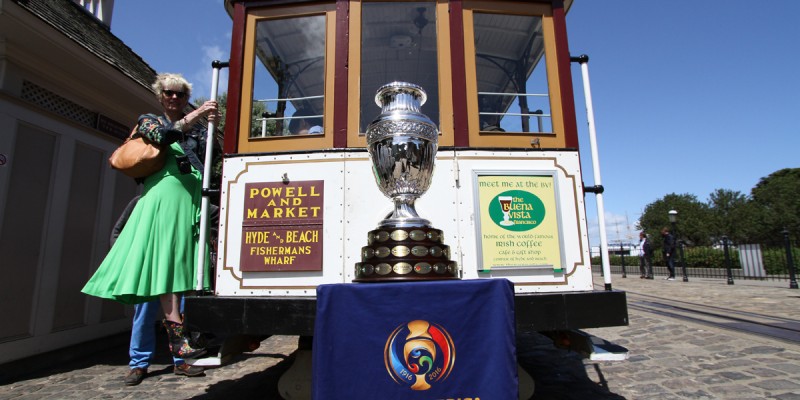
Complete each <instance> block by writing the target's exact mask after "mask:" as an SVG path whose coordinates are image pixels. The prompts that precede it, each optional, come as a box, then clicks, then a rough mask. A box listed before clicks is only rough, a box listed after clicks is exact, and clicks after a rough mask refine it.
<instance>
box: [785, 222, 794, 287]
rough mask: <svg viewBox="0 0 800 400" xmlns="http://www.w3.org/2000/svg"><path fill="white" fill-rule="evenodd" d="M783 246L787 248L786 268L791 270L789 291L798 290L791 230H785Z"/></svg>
mask: <svg viewBox="0 0 800 400" xmlns="http://www.w3.org/2000/svg"><path fill="white" fill-rule="evenodd" d="M782 233H783V244H784V246H785V247H786V266H787V267H788V268H789V289H797V278H796V276H795V273H794V257H793V256H792V244H791V243H790V242H789V230H788V229H786V228H783V232H782Z"/></svg>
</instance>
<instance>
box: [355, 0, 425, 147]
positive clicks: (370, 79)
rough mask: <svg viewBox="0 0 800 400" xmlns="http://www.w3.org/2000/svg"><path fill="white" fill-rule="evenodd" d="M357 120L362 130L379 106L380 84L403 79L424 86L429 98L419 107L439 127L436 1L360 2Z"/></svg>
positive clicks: (374, 115)
mask: <svg viewBox="0 0 800 400" xmlns="http://www.w3.org/2000/svg"><path fill="white" fill-rule="evenodd" d="M361 13H362V14H361V20H362V25H361V123H360V130H359V132H361V133H364V132H365V131H366V130H367V126H368V125H369V123H370V122H372V120H374V119H375V117H377V116H378V114H380V111H381V110H380V108H379V107H378V106H377V105H376V104H375V92H376V91H377V90H378V88H379V87H381V86H383V85H385V84H387V83H390V82H393V81H404V82H411V83H414V84H417V85H420V86H422V88H423V89H425V93H427V95H428V101H427V102H426V103H425V104H424V105H423V106H422V108H421V110H420V111H422V112H423V113H424V114H425V115H427V116H428V117H429V118H430V119H431V120H433V122H434V123H435V124H437V125H439V75H438V70H439V68H438V62H437V55H436V52H437V49H436V3H435V2H433V1H415V2H386V3H364V4H363V6H362V9H361Z"/></svg>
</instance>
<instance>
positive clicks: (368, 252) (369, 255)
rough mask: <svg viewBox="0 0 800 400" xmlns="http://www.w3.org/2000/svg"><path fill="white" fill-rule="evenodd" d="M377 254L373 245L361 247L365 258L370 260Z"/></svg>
mask: <svg viewBox="0 0 800 400" xmlns="http://www.w3.org/2000/svg"><path fill="white" fill-rule="evenodd" d="M374 256H375V250H373V249H372V248H371V247H364V248H363V249H361V257H362V259H363V260H369V259H370V258H372V257H374Z"/></svg>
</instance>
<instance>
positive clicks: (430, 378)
mask: <svg viewBox="0 0 800 400" xmlns="http://www.w3.org/2000/svg"><path fill="white" fill-rule="evenodd" d="M455 359H456V348H455V346H454V345H453V338H452V337H451V336H450V334H449V333H448V332H447V331H446V330H445V329H444V327H442V326H441V325H439V324H435V323H430V322H428V321H423V320H415V321H411V322H409V323H407V324H403V325H400V326H398V327H397V328H395V330H394V331H393V332H392V333H391V334H390V335H389V338H388V339H387V340H386V345H385V346H384V355H383V360H384V364H385V365H386V371H388V373H389V375H390V376H391V377H392V379H393V380H394V381H395V382H396V383H397V384H400V385H405V386H408V387H409V388H410V389H411V390H428V389H430V388H431V385H433V384H436V383H437V382H442V381H444V380H446V379H447V378H448V376H449V375H450V372H451V371H452V370H453V365H454V364H455Z"/></svg>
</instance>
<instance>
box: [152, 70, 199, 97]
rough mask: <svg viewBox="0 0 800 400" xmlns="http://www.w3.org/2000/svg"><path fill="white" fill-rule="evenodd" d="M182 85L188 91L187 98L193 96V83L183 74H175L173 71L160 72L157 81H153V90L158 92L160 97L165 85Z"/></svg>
mask: <svg viewBox="0 0 800 400" xmlns="http://www.w3.org/2000/svg"><path fill="white" fill-rule="evenodd" d="M175 85H180V86H181V87H183V91H184V92H186V98H187V99H189V98H190V97H192V84H191V83H189V81H187V80H186V78H184V77H183V75H181V74H173V73H163V74H158V75H157V76H156V81H155V82H153V86H152V88H153V92H155V94H156V98H158V99H160V98H161V97H160V96H161V91H163V90H164V88H165V87H170V86H175Z"/></svg>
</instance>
